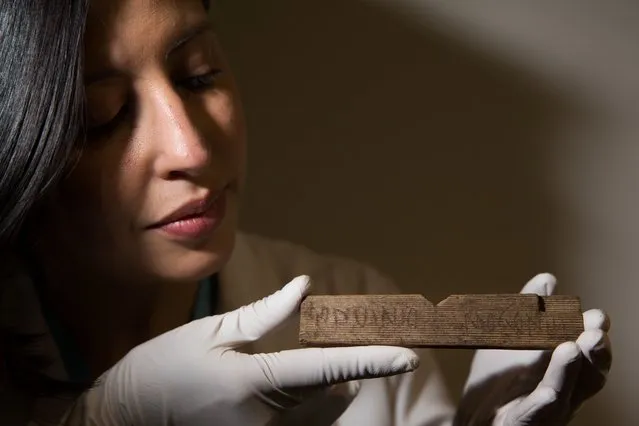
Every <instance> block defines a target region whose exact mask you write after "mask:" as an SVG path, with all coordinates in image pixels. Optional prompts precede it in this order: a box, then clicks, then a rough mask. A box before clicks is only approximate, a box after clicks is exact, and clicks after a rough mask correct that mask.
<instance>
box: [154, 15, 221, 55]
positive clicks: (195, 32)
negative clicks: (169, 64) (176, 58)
mask: <svg viewBox="0 0 639 426" xmlns="http://www.w3.org/2000/svg"><path fill="white" fill-rule="evenodd" d="M208 31H213V24H212V22H211V21H210V20H209V19H206V20H205V21H203V22H201V23H200V24H198V25H195V26H194V27H191V28H189V29H188V30H187V31H186V32H184V33H183V34H182V35H181V36H180V37H179V38H178V39H177V40H176V41H174V42H173V43H171V45H170V46H169V49H168V51H167V52H166V56H167V58H168V57H169V55H171V53H173V52H175V51H176V50H178V49H179V48H180V47H182V46H184V45H185V44H186V43H188V42H189V41H191V40H192V39H194V38H195V37H197V36H199V35H200V34H202V33H206V32H208Z"/></svg>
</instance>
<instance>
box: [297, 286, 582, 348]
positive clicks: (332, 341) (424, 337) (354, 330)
mask: <svg viewBox="0 0 639 426" xmlns="http://www.w3.org/2000/svg"><path fill="white" fill-rule="evenodd" d="M583 331H584V325H583V316H582V312H581V302H580V300H579V298H577V297H574V296H537V295H534V294H477V295H469V294H466V295H454V296H450V297H448V298H446V299H445V300H443V301H442V302H440V303H439V304H437V305H436V306H435V305H433V304H432V303H431V302H429V301H428V300H427V299H425V298H424V296H422V295H419V294H402V295H348V296H342V295H340V296H333V295H330V296H329V295H314V296H308V297H306V299H305V300H304V301H303V302H302V305H301V311H300V331H299V340H300V343H301V345H302V346H314V347H329V346H359V345H393V346H405V347H432V348H469V349H480V348H484V349H553V348H555V347H556V346H557V345H559V344H560V343H562V342H565V341H574V340H576V339H577V337H579V335H580V334H581V333H582V332H583Z"/></svg>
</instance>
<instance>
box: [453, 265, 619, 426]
mask: <svg viewBox="0 0 639 426" xmlns="http://www.w3.org/2000/svg"><path fill="white" fill-rule="evenodd" d="M556 284H557V281H556V279H555V277H554V276H552V275H550V274H540V275H537V276H535V277H534V278H533V279H532V280H530V281H529V282H528V283H527V284H526V285H525V286H524V288H523V289H522V291H521V293H525V294H531V293H532V294H537V295H540V296H549V295H551V294H552V293H553V291H554V289H555V286H556ZM583 317H584V332H583V333H582V334H581V335H580V336H579V338H578V339H577V341H576V342H565V343H562V344H561V345H559V346H558V347H557V348H556V349H555V350H554V351H553V352H552V353H550V352H548V351H519V350H517V351H510V350H478V351H477V352H476V354H475V357H474V359H473V363H472V366H471V370H470V374H469V377H468V381H467V382H466V386H465V394H464V398H463V399H462V403H461V404H460V414H459V416H458V417H457V418H456V419H455V424H456V425H460V426H461V425H464V426H470V425H492V426H533V425H535V426H536V425H552V426H559V425H566V424H568V422H569V421H570V419H571V418H572V417H573V415H574V414H575V412H576V411H577V409H578V408H579V407H580V406H581V404H582V403H583V402H584V401H585V400H586V399H588V398H590V397H592V396H593V395H595V394H596V393H597V392H599V391H600V390H601V389H602V388H603V386H604V384H605V381H606V376H607V374H608V371H609V369H610V364H611V361H612V351H611V346H610V340H609V339H608V335H607V332H608V329H609V327H610V323H609V319H608V317H607V316H606V314H605V313H604V312H602V311H601V310H598V309H592V310H589V311H586V312H584V314H583Z"/></svg>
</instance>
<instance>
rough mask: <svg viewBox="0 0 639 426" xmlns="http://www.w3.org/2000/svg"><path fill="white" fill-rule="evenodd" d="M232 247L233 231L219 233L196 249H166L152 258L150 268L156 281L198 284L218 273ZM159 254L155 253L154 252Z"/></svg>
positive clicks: (233, 243) (227, 258) (233, 241)
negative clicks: (199, 281)
mask: <svg viewBox="0 0 639 426" xmlns="http://www.w3.org/2000/svg"><path fill="white" fill-rule="evenodd" d="M234 245H235V232H228V231H227V232H220V233H219V234H218V235H216V238H212V239H211V241H209V242H207V244H205V245H204V246H202V247H199V248H198V249H188V248H186V247H184V248H181V249H177V250H176V249H173V250H167V251H165V252H164V253H161V255H159V256H154V257H155V259H154V262H153V265H152V269H154V274H153V275H155V276H157V277H158V278H160V277H161V279H162V281H169V282H177V283H180V282H189V281H198V280H201V279H204V278H206V277H209V276H211V275H214V274H216V273H218V272H220V271H221V270H222V268H223V267H224V265H225V264H226V263H227V262H228V260H229V258H230V257H231V253H232V252H233V248H234ZM158 254H159V253H158Z"/></svg>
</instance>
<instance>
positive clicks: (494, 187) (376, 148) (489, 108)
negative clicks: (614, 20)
mask: <svg viewBox="0 0 639 426" xmlns="http://www.w3.org/2000/svg"><path fill="white" fill-rule="evenodd" d="M216 13H217V20H218V26H219V28H220V34H221V40H222V43H223V45H224V47H225V50H226V52H227V54H228V56H229V59H230V61H231V63H232V66H233V68H234V72H235V74H236V76H237V78H238V81H239V84H240V86H241V89H242V92H243V98H244V103H245V107H246V110H247V116H248V120H249V169H250V173H249V181H248V188H247V192H246V194H245V204H244V207H243V208H244V210H243V217H242V222H243V227H244V229H247V230H250V231H253V232H259V233H261V234H263V235H268V236H273V237H276V238H284V239H288V240H291V241H295V242H300V243H303V244H306V245H308V246H310V247H312V248H314V249H316V250H319V251H322V252H331V253H336V254H340V255H346V256H350V257H353V258H357V259H360V260H363V261H366V262H368V263H371V264H374V265H375V266H376V267H378V268H379V269H381V270H382V271H384V272H386V273H388V274H390V275H392V276H393V277H394V278H395V279H396V280H397V281H398V283H399V284H400V285H401V286H402V289H403V290H404V291H406V292H421V293H423V294H425V295H426V296H427V297H429V298H430V299H431V300H433V301H436V300H439V299H442V298H444V297H445V296H447V295H449V294H452V293H460V292H518V291H519V289H520V288H521V286H523V285H524V284H525V282H526V281H527V280H528V279H529V278H530V277H532V276H533V275H534V274H536V273H538V272H542V271H546V270H550V271H557V270H558V268H557V266H558V265H556V261H555V259H553V258H552V250H551V249H550V245H551V243H550V241H551V236H552V234H553V227H554V224H555V221H554V218H558V217H560V216H561V214H562V213H561V212H560V211H557V208H556V204H555V203H554V202H553V201H552V197H551V195H550V191H548V182H547V181H546V179H545V177H544V167H545V164H546V162H547V161H548V159H547V156H548V155H549V154H548V147H549V144H552V143H554V142H555V141H553V138H554V137H555V135H556V131H557V129H558V128H559V127H560V126H561V124H562V120H564V119H565V117H567V114H568V113H569V112H570V110H571V109H570V102H569V99H566V98H565V96H562V95H561V94H559V93H557V92H556V91H555V90H551V89H549V88H548V87H545V86H544V85H543V84H542V83H541V82H540V81H539V80H536V79H534V78H531V77H529V76H527V75H525V74H524V73H523V72H521V71H517V70H516V69H514V68H513V67H511V66H509V65H508V64H506V63H504V62H503V61H500V60H497V59H494V58H491V57H487V56H486V55H485V54H482V53H480V52H478V51H475V50H473V49H472V48H470V47H468V46H465V45H463V44H461V43H457V42H455V41H452V40H451V39H449V38H447V37H444V36H443V35H441V34H438V33H436V32H435V31H433V30H432V29H429V28H428V27H427V25H425V26H424V28H417V27H415V26H412V27H411V26H409V25H407V24H406V23H405V22H403V21H402V20H401V19H399V18H398V17H396V16H394V15H392V14H390V13H388V11H384V10H381V9H379V8H377V7H374V6H372V5H370V4H367V3H364V2H360V1H353V0H351V1H344V0H323V1H321V2H319V1H304V2H299V1H295V0H277V1H270V2H258V1H252V2H247V1H244V2H234V1H221V2H219V3H218V6H217V11H216ZM561 278H562V280H565V281H568V282H569V281H570V278H569V277H566V276H561ZM437 355H438V356H439V358H440V359H441V361H442V364H443V368H444V370H445V372H446V373H447V375H448V377H449V378H450V385H451V393H452V394H453V396H454V397H456V396H457V395H458V393H459V391H460V389H461V386H462V384H463V380H464V379H465V376H466V373H467V369H468V362H469V360H470V356H471V353H470V352H465V351H438V352H437ZM602 408H603V407H602ZM582 421H583V420H582ZM580 424H582V423H580ZM583 424H585V423H583Z"/></svg>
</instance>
